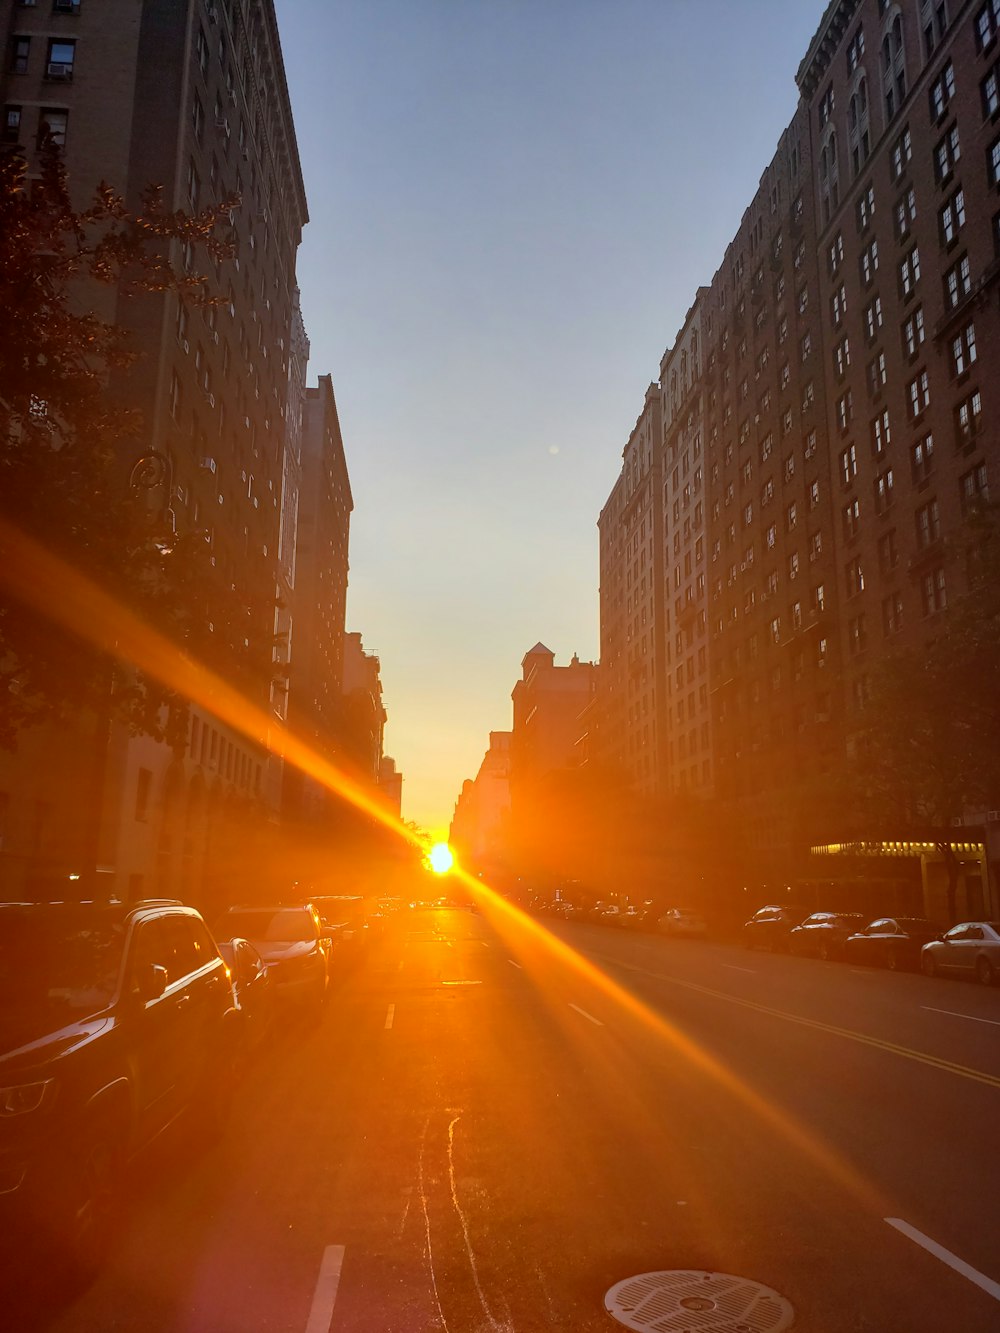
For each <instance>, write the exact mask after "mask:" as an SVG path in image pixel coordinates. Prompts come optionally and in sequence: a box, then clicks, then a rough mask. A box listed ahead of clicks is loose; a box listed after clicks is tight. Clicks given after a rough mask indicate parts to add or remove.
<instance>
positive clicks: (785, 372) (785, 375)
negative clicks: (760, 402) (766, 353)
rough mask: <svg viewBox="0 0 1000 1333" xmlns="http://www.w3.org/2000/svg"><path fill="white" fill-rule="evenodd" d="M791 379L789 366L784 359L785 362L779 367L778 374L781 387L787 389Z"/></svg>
mask: <svg viewBox="0 0 1000 1333" xmlns="http://www.w3.org/2000/svg"><path fill="white" fill-rule="evenodd" d="M791 379H792V372H791V368H790V367H789V364H788V362H787V361H786V362H785V364H784V365H783V366H782V367H781V376H780V383H781V387H782V388H783V389H787V388H788V386H789V384H790V383H791Z"/></svg>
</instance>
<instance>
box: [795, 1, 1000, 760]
mask: <svg viewBox="0 0 1000 1333" xmlns="http://www.w3.org/2000/svg"><path fill="white" fill-rule="evenodd" d="M998 24H1000V6H998V5H995V4H993V3H983V0H979V3H958V2H957V0H950V2H949V3H947V4H942V3H924V2H921V3H911V4H907V5H899V4H889V3H886V0H853V2H851V0H842V2H841V3H837V4H831V5H829V6H828V8H827V10H826V13H825V14H824V16H823V21H822V23H821V25H820V27H819V30H818V31H817V33H816V35H815V37H814V39H813V42H812V44H811V46H810V48H809V51H808V53H807V55H806V57H805V59H804V60H803V62H802V64H801V66H800V68H799V71H798V75H797V80H798V85H799V88H800V90H801V94H802V98H803V103H804V105H805V107H806V108H807V110H808V114H809V118H810V130H811V134H812V138H813V143H814V152H815V153H816V155H817V160H818V163H819V169H818V171H817V172H816V174H815V177H814V179H813V182H812V188H813V193H814V198H815V204H816V208H817V210H818V212H819V216H820V225H819V229H818V246H819V253H820V258H821V272H820V309H821V316H822V321H823V342H824V367H823V370H824V375H825V379H826V385H827V397H828V402H829V405H830V411H829V412H828V416H827V430H828V432H829V436H830V440H831V456H832V462H833V478H832V480H833V497H834V499H833V508H834V511H835V513H834V518H835V528H834V532H835V541H836V552H837V570H836V576H837V581H838V585H839V598H838V604H839V606H840V608H841V612H840V626H839V628H840V632H841V635H842V638H843V642H844V645H845V693H846V698H847V706H848V710H849V711H848V739H850V732H851V731H852V729H853V728H854V727H855V726H856V725H858V724H860V723H861V721H862V720H863V713H864V710H865V707H866V704H867V702H868V698H869V692H870V679H871V671H872V666H873V664H874V662H875V661H877V660H878V658H879V656H880V654H881V653H882V651H883V650H884V649H885V648H887V647H889V646H891V645H893V644H895V643H899V642H905V643H909V644H919V643H920V642H921V640H922V639H923V638H924V637H925V636H926V635H928V634H934V633H935V632H937V629H938V625H939V622H940V613H941V612H942V611H944V609H945V608H946V606H947V604H948V601H949V599H950V598H954V597H955V596H956V595H957V594H961V593H963V592H964V591H965V590H966V586H967V585H966V568H965V559H964V552H963V550H962V545H961V543H960V542H956V541H955V540H954V539H955V538H956V537H957V536H958V534H959V532H960V529H961V526H962V523H963V519H964V518H965V517H966V515H967V514H968V513H969V512H970V510H971V509H972V508H974V507H975V506H976V505H977V504H978V503H979V501H980V500H981V499H984V498H988V494H989V484H990V481H991V480H992V482H993V486H994V493H995V492H996V487H997V475H998V468H1000V458H998V449H1000V430H998V420H1000V391H998V388H997V384H996V377H995V370H996V367H997V366H998V365H1000V320H998V309H997V291H998V286H997V284H998V280H1000V262H998V255H1000V211H998V209H1000V204H998V193H997V192H998V187H1000V42H998V41H997V32H998ZM991 369H992V370H993V372H994V374H993V375H992V376H991V374H990V371H991ZM991 474H992V475H991Z"/></svg>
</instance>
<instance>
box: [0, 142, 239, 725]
mask: <svg viewBox="0 0 1000 1333" xmlns="http://www.w3.org/2000/svg"><path fill="white" fill-rule="evenodd" d="M38 170H39V174H38V176H37V177H35V178H32V179H30V180H29V177H28V167H27V162H26V160H25V157H24V155H23V154H22V152H21V151H20V150H19V149H10V150H7V151H5V152H3V153H2V154H0V303H2V308H3V310H4V313H5V320H4V322H3V325H2V327H0V519H5V520H6V521H7V522H8V523H9V524H11V525H12V526H14V527H16V528H17V529H19V530H21V531H23V532H26V533H27V534H29V535H30V536H32V537H34V538H35V539H36V540H38V541H40V542H41V543H43V544H44V545H45V546H46V547H48V548H49V549H52V550H54V551H56V552H57V553H59V554H60V555H61V556H63V558H64V559H66V560H67V561H68V562H70V563H71V564H72V565H73V566H74V567H75V568H77V569H82V570H83V571H84V572H86V573H87V574H89V575H90V576H91V577H92V578H93V579H94V580H95V581H97V582H98V583H100V584H101V585H102V586H103V587H104V588H105V589H107V590H109V591H111V592H112V593H114V595H115V596H116V597H117V598H118V599H119V600H120V601H121V602H122V603H123V604H124V605H126V606H128V607H129V608H130V609H132V610H135V611H138V612H139V613H140V614H141V615H143V616H144V617H145V618H147V619H149V620H151V621H152V622H153V623H154V624H156V625H157V626H158V627H159V628H161V629H166V630H167V631H168V632H169V633H170V634H171V635H172V636H173V637H174V638H175V640H177V641H179V642H181V643H184V644H186V645H188V646H190V648H191V649H192V650H193V651H197V652H198V653H199V654H200V655H202V656H203V657H205V658H207V660H208V662H209V663H210V664H216V665H221V663H220V662H218V660H216V662H215V663H213V656H214V657H215V658H216V659H218V658H219V656H220V650H221V648H222V646H223V645H224V644H225V641H226V640H227V638H228V639H229V640H230V641H231V643H236V642H239V643H242V639H243V636H244V635H245V628H244V625H243V619H244V617H243V615H242V613H241V609H240V608H238V607H235V606H234V605H233V599H232V597H231V596H229V594H228V590H226V589H223V588H221V587H220V586H219V584H218V581H217V579H216V578H215V577H214V575H213V571H212V569H211V566H210V560H209V552H208V550H207V547H206V545H205V542H204V541H203V540H202V539H201V537H200V536H199V534H197V533H187V534H177V533H174V532H173V531H172V530H171V529H170V528H169V527H168V526H167V525H166V523H165V520H164V516H165V513H166V496H165V495H164V489H165V487H164V476H163V470H164V466H165V460H164V459H162V457H160V456H159V455H157V454H155V453H154V452H152V451H151V450H150V449H149V447H148V444H147V443H146V442H145V440H144V438H143V432H144V422H143V421H142V418H141V416H140V414H139V413H138V412H137V411H136V410H134V409H132V408H130V407H129V406H128V405H127V402H128V394H127V381H128V373H129V370H130V368H132V367H133V366H134V364H135V360H136V353H135V352H134V350H133V349H132V348H131V347H130V346H129V345H128V341H127V334H126V332H125V331H124V330H123V329H122V328H120V327H119V326H118V325H116V324H115V323H114V322H113V320H111V319H107V318H102V317H101V315H99V314H98V313H95V310H94V306H95V305H97V304H99V302H100V300H101V296H100V292H101V288H102V287H103V288H109V287H112V286H114V287H115V288H116V292H117V295H118V296H119V297H121V298H122V299H125V300H142V299H150V298H152V297H156V296H157V295H158V294H162V293H166V292H174V293H176V294H177V295H178V297H179V298H180V299H182V300H184V301H189V302H196V303H205V302H210V301H212V300H214V299H215V298H214V297H213V296H212V294H211V290H210V285H209V280H208V279H207V278H206V277H205V276H204V275H203V274H201V273H198V272H196V271H195V270H194V267H193V256H194V254H195V253H196V252H200V253H204V254H205V255H206V256H207V257H208V258H209V259H211V260H215V261H217V260H219V259H221V258H223V257H225V255H226V254H227V253H228V245H227V241H226V238H225V236H224V235H223V234H221V232H222V228H223V227H225V226H227V225H228V222H229V217H230V213H231V209H232V208H233V207H235V206H236V204H237V203H238V200H227V201H226V202H225V203H223V204H221V205H219V206H218V207H215V208H210V209H206V210H204V211H202V212H200V213H198V214H196V215H193V216H192V215H188V214H185V213H182V212H172V211H169V210H168V209H166V207H165V206H164V204H163V200H162V196H161V192H160V190H159V189H158V188H157V187H150V188H149V189H148V190H147V191H146V192H145V194H144V196H143V198H142V201H141V204H140V206H139V208H138V209H136V210H130V209H129V208H127V207H126V205H125V202H124V200H123V199H122V198H121V197H120V196H118V195H117V194H115V192H114V191H113V190H112V189H111V188H110V187H109V186H108V185H106V184H104V183H102V184H101V185H99V186H98V188H97V190H96V192H95V195H94V198H93V201H92V203H91V204H90V206H89V207H88V208H86V209H84V210H82V211H80V210H75V209H74V208H73V206H72V203H71V200H70V197H69V191H68V188H67V178H66V172H65V168H64V165H63V163H62V161H61V158H60V155H59V151H58V149H57V148H56V146H55V145H54V144H53V143H52V141H51V139H50V140H48V141H47V142H46V143H45V144H44V145H43V146H42V149H41V151H40V154H39V162H38ZM175 242H179V243H181V245H182V246H183V247H185V253H186V256H187V257H188V258H189V260H190V261H192V262H190V263H189V265H187V266H186V267H181V268H179V267H177V266H176V265H175V264H174V262H173V261H172V253H173V252H174V251H175V250H176V247H175V246H174V245H173V243H175ZM167 480H168V478H167ZM2 558H3V543H2V540H0V559H2ZM227 625H228V629H229V633H228V634H227V632H226V630H227ZM210 627H211V628H210ZM231 674H232V672H230V675H231ZM171 702H173V703H175V704H176V703H177V702H178V701H176V700H172V697H171V696H170V694H169V691H167V690H165V689H164V688H162V687H160V686H157V685H155V684H154V683H153V682H151V681H149V680H147V679H142V678H139V677H138V676H137V675H136V673H134V672H132V671H128V670H125V671H123V670H121V669H116V668H115V666H114V664H113V662H112V660H111V658H110V657H109V655H107V654H106V653H103V652H101V651H100V650H99V649H97V648H95V647H94V646H93V645H90V644H87V643H85V642H83V641H82V640H80V639H78V638H76V637H74V636H72V635H70V634H68V633H66V632H63V631H61V630H60V629H58V628H57V627H56V626H55V625H54V624H53V623H52V622H51V621H50V620H49V619H48V618H47V617H46V615H45V614H44V608H40V607H37V606H33V605H31V604H30V601H29V600H27V599H26V598H21V597H18V596H16V595H13V596H11V595H5V596H4V597H3V598H2V600H0V745H3V746H5V747H7V748H14V747H15V746H16V739H17V735H18V733H19V732H20V731H21V730H22V729H23V728H24V727H26V726H30V725H32V724H35V723H39V722H42V721H46V720H62V719H65V718H69V717H72V716H78V715H79V714H80V712H81V710H88V711H91V712H94V713H97V714H98V715H101V714H102V713H106V712H107V711H108V710H109V709H110V711H111V713H112V714H113V715H114V716H115V717H116V718H118V719H120V720H122V721H124V722H125V723H126V724H127V725H128V726H129V727H130V729H132V730H133V731H139V730H142V731H145V732H148V733H149V734H151V735H154V736H160V737H162V736H163V735H164V734H166V733H169V730H170V727H171V725H172V724H173V725H174V726H175V727H176V726H177V724H178V722H179V721H180V720H181V718H182V715H183V712H184V710H183V707H181V708H176V707H175V708H173V709H171V708H165V707H164V705H166V704H170V703H171ZM184 720H185V721H186V718H184Z"/></svg>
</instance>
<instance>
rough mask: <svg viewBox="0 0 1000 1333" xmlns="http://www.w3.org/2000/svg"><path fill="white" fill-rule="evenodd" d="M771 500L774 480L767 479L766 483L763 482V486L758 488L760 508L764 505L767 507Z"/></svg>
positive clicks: (771, 478)
mask: <svg viewBox="0 0 1000 1333" xmlns="http://www.w3.org/2000/svg"><path fill="white" fill-rule="evenodd" d="M773 499H774V478H773V477H768V479H767V481H765V482H764V485H763V486H762V487H761V488H760V503H761V506H762V507H763V506H764V505H769V504H770V503H771V501H772V500H773Z"/></svg>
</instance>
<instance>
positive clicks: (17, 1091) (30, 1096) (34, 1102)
mask: <svg viewBox="0 0 1000 1333" xmlns="http://www.w3.org/2000/svg"><path fill="white" fill-rule="evenodd" d="M51 1086H52V1079H50V1078H47V1079H43V1080H42V1081H41V1082H40V1083H17V1084H15V1085H14V1086H13V1087H10V1088H0V1115H27V1114H29V1112H31V1111H37V1110H38V1108H39V1107H40V1106H41V1104H42V1102H43V1100H44V1098H45V1093H46V1090H47V1089H48V1088H50V1087H51Z"/></svg>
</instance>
